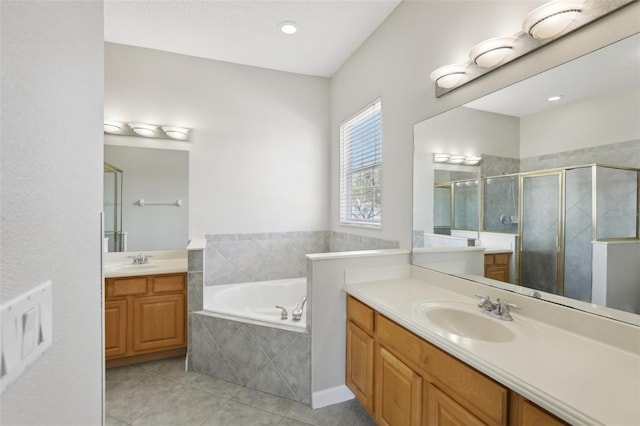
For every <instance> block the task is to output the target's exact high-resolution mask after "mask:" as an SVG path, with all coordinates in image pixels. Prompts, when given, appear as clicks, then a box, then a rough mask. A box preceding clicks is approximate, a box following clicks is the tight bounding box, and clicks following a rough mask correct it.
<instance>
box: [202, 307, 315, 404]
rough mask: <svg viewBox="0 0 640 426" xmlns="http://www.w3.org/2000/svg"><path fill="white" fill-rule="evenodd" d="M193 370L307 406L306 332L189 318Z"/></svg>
mask: <svg viewBox="0 0 640 426" xmlns="http://www.w3.org/2000/svg"><path fill="white" fill-rule="evenodd" d="M190 328H191V330H192V333H193V336H194V337H196V336H197V337H196V338H194V340H193V342H192V348H191V360H190V363H191V369H192V370H193V371H196V372H199V373H203V374H207V375H209V376H212V377H216V378H218V379H222V380H226V381H228V382H232V383H237V384H239V385H243V386H246V387H248V388H251V389H256V390H259V391H262V392H266V393H271V394H274V395H278V396H282V397H285V398H288V399H291V400H295V401H300V402H304V403H307V404H308V403H310V402H311V340H310V336H309V334H307V333H300V332H294V331H288V330H281V329H278V328H272V327H265V326H260V325H254V324H247V323H243V322H238V321H232V320H227V319H224V318H218V317H213V316H210V315H207V314H203V313H197V312H196V313H193V314H192V315H191V323H190Z"/></svg>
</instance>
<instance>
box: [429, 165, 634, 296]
mask: <svg viewBox="0 0 640 426" xmlns="http://www.w3.org/2000/svg"><path fill="white" fill-rule="evenodd" d="M469 182H470V181H468V180H465V181H459V182H450V183H447V185H442V184H440V185H436V188H437V191H436V200H434V201H435V203H434V219H436V221H435V224H436V225H437V224H439V221H438V217H440V220H442V219H444V218H446V217H450V218H451V221H450V222H449V223H450V224H451V230H456V229H474V228H473V226H472V225H471V224H470V220H469V217H471V215H474V214H476V213H477V209H474V207H473V206H474V205H476V200H478V198H477V197H480V202H479V203H478V204H479V205H480V212H479V218H478V223H479V224H480V234H479V235H480V239H481V240H482V238H483V235H484V234H483V233H487V232H488V233H501V234H511V235H513V236H516V237H517V241H518V243H517V250H516V252H515V253H514V256H515V258H516V265H517V266H516V268H517V271H516V274H515V276H514V284H519V285H522V286H525V287H529V288H532V289H535V290H540V291H545V292H549V293H554V294H558V295H563V296H567V297H570V298H573V299H578V300H583V301H587V302H591V301H592V295H593V294H594V289H593V288H592V280H593V275H594V272H593V271H594V270H595V269H594V268H597V267H598V266H599V267H600V268H602V265H594V264H593V263H594V259H595V262H601V259H600V258H599V257H598V256H595V255H594V249H593V247H592V246H593V245H594V243H597V242H619V241H638V239H639V238H640V235H639V227H640V226H639V218H638V211H639V209H638V200H639V198H640V196H639V188H640V169H634V168H628V167H620V166H612V165H605V164H588V165H581V166H571V167H563V168H557V169H551V170H540V171H532V172H524V173H514V174H505V175H500V176H492V177H484V178H482V179H481V184H480V188H479V191H476V195H474V194H473V190H474V189H473V188H474V187H473V186H472V185H470V184H469ZM438 191H440V195H439V193H438ZM438 199H439V200H440V202H439V201H438ZM447 206H450V209H451V211H450V212H449V211H448V209H447V208H446V207H447ZM460 209H461V210H464V211H465V213H464V214H462V213H459V212H458V210H460ZM459 218H464V220H460V219H459ZM459 225H462V226H460V227H459ZM476 229H477V228H476ZM605 268H606V267H605Z"/></svg>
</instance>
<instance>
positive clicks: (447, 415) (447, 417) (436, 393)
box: [426, 384, 484, 426]
mask: <svg viewBox="0 0 640 426" xmlns="http://www.w3.org/2000/svg"><path fill="white" fill-rule="evenodd" d="M426 388H427V391H426V392H427V393H428V396H427V398H426V399H427V425H428V426H445V425H446V426H481V425H484V423H483V422H481V421H480V420H478V419H477V418H476V417H475V416H474V415H472V414H471V413H469V412H468V411H467V410H465V409H464V408H463V407H462V406H461V405H460V404H458V403H457V402H455V401H454V400H453V399H451V398H449V397H448V396H447V395H446V394H444V393H443V392H442V391H440V389H438V388H437V387H435V386H433V385H432V384H429V385H428V386H427V387H426Z"/></svg>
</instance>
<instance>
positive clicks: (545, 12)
mask: <svg viewBox="0 0 640 426" xmlns="http://www.w3.org/2000/svg"><path fill="white" fill-rule="evenodd" d="M636 1H638V0H615V1H614V0H606V1H604V0H552V1H549V2H547V3H545V4H543V5H542V6H540V7H538V8H536V9H534V10H532V11H531V12H530V13H529V14H528V15H526V17H525V19H524V20H523V22H522V30H521V31H519V32H518V33H517V34H514V35H513V36H511V37H508V36H507V37H496V38H491V39H488V40H486V41H483V42H482V43H478V44H477V45H475V46H473V48H471V50H470V52H469V58H470V60H469V61H467V62H466V63H464V64H456V65H446V66H444V67H440V68H438V69H436V70H435V71H434V72H432V73H431V80H433V81H434V82H435V96H436V98H439V97H441V96H442V95H444V94H446V93H449V92H450V91H452V90H456V89H457V88H459V87H460V86H463V85H465V84H467V83H469V82H470V81H473V80H475V79H476V78H478V77H480V76H482V75H484V74H486V73H488V72H491V71H493V70H495V69H497V68H499V67H500V66H502V65H504V64H506V63H509V62H511V61H513V60H515V59H517V58H520V57H522V56H524V55H526V54H527V53H529V52H532V51H534V50H536V49H538V48H540V47H543V46H544V45H546V44H547V43H550V42H552V41H554V40H556V39H558V38H560V37H562V36H564V35H566V34H568V33H570V32H572V31H574V30H576V29H578V28H581V27H583V26H585V25H587V24H589V23H591V22H593V21H595V20H596V19H598V18H601V17H603V16H605V15H608V14H610V13H612V12H614V11H616V10H618V9H620V8H623V7H625V6H627V5H629V4H631V3H633V2H636Z"/></svg>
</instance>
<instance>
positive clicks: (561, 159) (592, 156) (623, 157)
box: [482, 140, 640, 172]
mask: <svg viewBox="0 0 640 426" xmlns="http://www.w3.org/2000/svg"><path fill="white" fill-rule="evenodd" d="M482 161H483V162H484V157H483V160H482ZM592 163H601V164H611V165H615V166H625V167H635V168H639V167H640V140H633V141H627V142H619V143H614V144H609V145H601V146H595V147H590V148H583V149H576V150H573V151H565V152H559V153H555V154H549V155H541V156H539V157H529V158H523V159H522V160H520V171H521V172H529V171H534V170H544V169H553V168H556V167H565V166H579V165H583V164H592Z"/></svg>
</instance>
